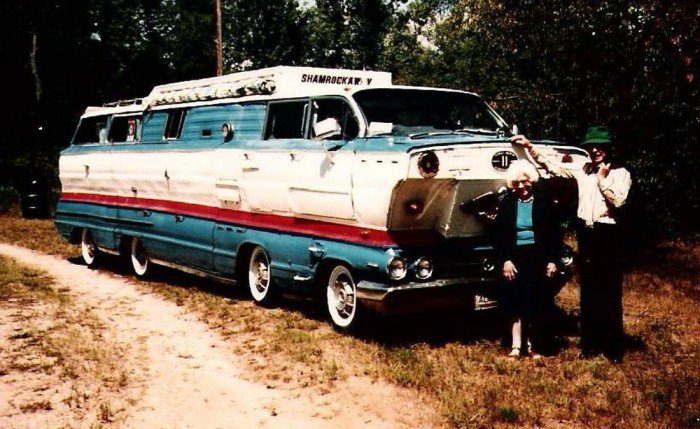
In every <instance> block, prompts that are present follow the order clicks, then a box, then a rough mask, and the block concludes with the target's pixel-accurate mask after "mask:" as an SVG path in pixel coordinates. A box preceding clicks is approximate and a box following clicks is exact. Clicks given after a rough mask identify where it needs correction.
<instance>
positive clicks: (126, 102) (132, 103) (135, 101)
mask: <svg viewBox="0 0 700 429" xmlns="http://www.w3.org/2000/svg"><path fill="white" fill-rule="evenodd" d="M141 103H143V98H132V99H130V100H119V101H112V102H111V103H104V104H102V107H119V106H136V105H140V104H141Z"/></svg>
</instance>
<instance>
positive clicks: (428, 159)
mask: <svg viewBox="0 0 700 429" xmlns="http://www.w3.org/2000/svg"><path fill="white" fill-rule="evenodd" d="M439 169H440V159H438V156H437V155H435V152H433V151H427V152H423V153H422V154H421V155H420V157H418V172H419V173H420V175H421V177H423V178H425V179H432V178H433V177H435V175H436V174H437V173H438V170H439Z"/></svg>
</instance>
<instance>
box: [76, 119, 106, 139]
mask: <svg viewBox="0 0 700 429" xmlns="http://www.w3.org/2000/svg"><path fill="white" fill-rule="evenodd" d="M108 119H109V117H108V116H93V117H91V118H83V119H81V120H80V123H79V124H78V129H77V131H76V132H75V137H74V138H73V144H88V143H106V142H107V124H108Z"/></svg>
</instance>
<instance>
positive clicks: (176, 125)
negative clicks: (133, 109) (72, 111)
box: [73, 109, 187, 145]
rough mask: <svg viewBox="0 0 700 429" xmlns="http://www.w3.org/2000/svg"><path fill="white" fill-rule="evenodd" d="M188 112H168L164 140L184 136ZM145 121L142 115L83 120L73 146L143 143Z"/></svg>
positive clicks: (183, 110)
mask: <svg viewBox="0 0 700 429" xmlns="http://www.w3.org/2000/svg"><path fill="white" fill-rule="evenodd" d="M186 115H187V111H186V110H185V109H176V110H172V111H169V112H168V118H167V120H166V124H165V129H164V130H163V139H164V140H176V139H179V138H180V135H181V134H182V127H183V124H184V122H185V116H186ZM142 128H143V120H142V116H141V115H131V116H125V115H120V116H117V115H115V116H93V117H89V118H83V119H81V121H80V124H79V125H78V129H77V131H76V132H75V137H74V138H73V144H77V145H82V144H90V143H101V144H106V143H132V142H139V141H141V131H142Z"/></svg>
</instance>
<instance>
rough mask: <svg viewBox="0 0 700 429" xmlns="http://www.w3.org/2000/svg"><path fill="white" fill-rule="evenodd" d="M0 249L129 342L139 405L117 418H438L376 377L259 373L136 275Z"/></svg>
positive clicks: (338, 423)
mask: <svg viewBox="0 0 700 429" xmlns="http://www.w3.org/2000/svg"><path fill="white" fill-rule="evenodd" d="M0 254H2V255H5V256H8V257H10V258H12V259H15V260H16V261H17V262H20V263H22V264H25V265H28V266H32V267H36V268H40V269H41V270H43V271H45V272H47V273H48V274H49V275H50V276H51V277H53V278H54V279H55V281H56V284H57V286H58V287H61V288H67V289H69V290H70V292H71V293H72V294H73V295H74V296H75V297H76V300H78V301H79V302H80V303H81V304H84V305H86V306H88V307H89V308H90V309H91V310H92V311H93V312H94V313H95V314H96V315H97V316H98V317H99V318H100V319H101V321H102V322H103V323H104V325H105V326H106V327H107V329H108V331H109V333H108V334H109V336H110V337H113V338H114V340H115V341H117V342H118V343H119V344H121V345H123V346H125V347H127V348H128V350H131V353H129V356H130V358H129V359H127V363H128V365H129V374H130V380H131V381H130V384H129V387H128V392H125V395H126V396H128V398H127V403H129V404H131V405H130V406H129V407H128V409H126V410H125V411H124V413H123V414H124V415H123V416H122V417H121V418H120V419H119V420H117V421H115V422H113V423H109V427H134V428H159V427H160V428H175V427H177V428H246V427H269V428H276V427H280V428H297V427H304V428H326V427H327V428H337V427H343V428H352V427H368V426H370V427H374V428H377V427H379V428H381V427H385V428H395V427H426V426H430V425H431V422H434V421H435V416H434V414H433V413H432V412H431V411H429V410H428V409H427V407H425V405H424V404H421V403H420V401H418V400H417V399H415V398H414V397H412V396H411V393H410V392H408V391H406V390H402V389H398V388H395V387H393V386H390V385H387V384H384V383H381V382H373V381H371V380H370V379H368V378H363V377H350V378H348V379H347V380H343V381H342V382H340V383H338V384H337V386H336V387H335V388H334V389H333V390H332V391H331V392H330V393H327V394H323V393H321V392H318V391H317V390H315V389H313V388H303V387H300V386H294V385H289V386H281V387H275V388H270V386H266V385H261V384H258V383H255V382H252V381H250V380H252V379H254V377H251V376H250V375H251V374H247V373H246V371H250V369H246V365H245V359H246V357H245V356H241V355H236V354H235V353H234V352H233V350H234V349H236V348H237V346H238V348H240V345H238V344H236V343H235V341H236V340H235V338H234V339H227V340H224V339H222V338H221V337H219V336H218V335H217V334H216V333H215V332H212V331H211V330H210V329H209V328H208V327H207V326H206V325H205V324H203V323H201V322H199V321H198V320H197V318H196V316H195V315H192V314H188V313H187V312H185V311H184V310H183V308H182V307H178V306H177V305H175V304H173V303H169V302H166V301H163V300H162V299H159V298H158V297H156V296H153V295H150V294H145V293H144V292H142V291H140V290H139V289H138V288H137V287H136V285H135V283H133V281H132V280H130V279H128V278H124V277H119V276H115V275H110V274H103V273H100V272H99V271H93V270H90V269H88V268H87V267H85V266H82V265H76V264H73V263H71V262H69V261H66V260H62V259H58V258H56V257H52V256H46V255H42V254H39V253H37V252H34V251H31V250H27V249H24V248H21V247H17V246H12V245H8V244H0ZM4 340H5V338H2V339H0V341H4ZM2 383H3V381H2V379H0V389H1V388H2ZM10 399H11V398H0V401H5V400H10ZM9 425H10V426H15V427H21V426H22V425H21V423H20V421H17V422H15V424H12V421H10V422H9ZM76 425H77V426H80V425H79V424H76Z"/></svg>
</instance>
